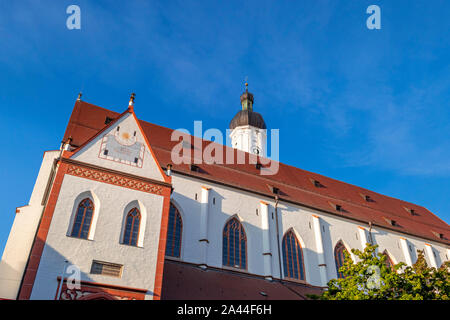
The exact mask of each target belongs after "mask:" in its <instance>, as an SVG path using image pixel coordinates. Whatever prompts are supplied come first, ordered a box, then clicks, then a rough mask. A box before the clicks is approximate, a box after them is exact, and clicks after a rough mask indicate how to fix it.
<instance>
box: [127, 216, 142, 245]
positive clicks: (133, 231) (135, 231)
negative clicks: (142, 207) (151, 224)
mask: <svg viewBox="0 0 450 320" xmlns="http://www.w3.org/2000/svg"><path fill="white" fill-rule="evenodd" d="M140 224H141V214H140V213H139V210H138V209H137V208H133V209H131V210H130V212H128V214H127V218H126V221H125V232H124V235H123V243H124V244H128V245H131V246H136V245H137V242H138V238H139V227H140Z"/></svg>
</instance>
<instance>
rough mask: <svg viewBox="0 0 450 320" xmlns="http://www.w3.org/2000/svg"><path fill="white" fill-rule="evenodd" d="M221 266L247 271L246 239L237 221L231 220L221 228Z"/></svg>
mask: <svg viewBox="0 0 450 320" xmlns="http://www.w3.org/2000/svg"><path fill="white" fill-rule="evenodd" d="M222 248H223V250H222V257H223V260H222V261H223V265H224V266H229V267H234V268H239V269H247V238H246V236H245V231H244V228H243V227H242V224H241V223H240V222H239V220H238V219H236V218H232V219H231V220H229V221H228V222H227V223H226V224H225V227H224V228H223V246H222Z"/></svg>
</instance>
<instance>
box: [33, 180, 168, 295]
mask: <svg viewBox="0 0 450 320" xmlns="http://www.w3.org/2000/svg"><path fill="white" fill-rule="evenodd" d="M86 192H88V193H89V194H91V195H94V197H96V198H98V201H99V202H100V208H99V210H96V211H95V212H94V214H96V215H97V218H98V220H97V223H96V225H95V226H94V225H92V227H91V231H90V232H95V235H94V237H93V238H92V239H88V240H84V239H78V238H73V237H70V236H68V230H70V225H71V223H72V219H73V215H72V213H73V207H74V203H75V202H76V201H77V200H79V198H80V197H79V196H80V195H81V194H83V193H86ZM163 200H164V198H163V197H162V196H159V195H154V194H149V193H145V192H141V191H137V190H132V189H128V188H123V187H119V186H115V185H110V184H105V183H101V182H97V181H92V180H88V179H84V178H80V177H75V176H71V175H65V177H64V180H63V183H62V186H61V191H60V194H59V197H58V202H57V204H56V207H55V211H54V214H53V218H52V223H51V225H50V229H49V233H48V236H47V241H46V244H45V248H44V251H43V254H42V258H41V262H40V265H39V269H38V272H37V275H36V280H35V284H34V287H33V291H32V295H31V299H53V298H54V296H55V293H56V288H57V277H58V276H60V275H61V272H62V270H63V267H64V260H68V264H69V265H76V266H78V267H79V268H80V270H81V280H83V281H90V282H98V283H105V284H111V285H118V286H124V287H132V288H139V289H147V290H148V292H149V294H148V297H149V298H151V297H152V293H153V288H154V280H155V271H156V263H157V255H158V245H159V236H160V227H161V214H162V208H163ZM133 202H134V203H138V204H139V206H140V210H141V212H142V211H145V212H146V215H147V218H146V222H145V221H142V223H145V227H144V230H145V232H144V235H143V236H144V237H143V238H141V240H142V241H143V242H142V247H141V246H136V247H135V246H129V245H125V244H122V243H121V242H122V241H121V240H122V239H121V236H122V230H123V223H124V219H123V215H124V211H125V210H127V209H128V208H129V207H130V204H133ZM90 238H91V237H90ZM93 260H98V261H104V262H110V263H117V264H121V265H123V274H122V276H121V277H120V278H115V277H109V276H104V275H94V274H90V270H91V265H92V261H93Z"/></svg>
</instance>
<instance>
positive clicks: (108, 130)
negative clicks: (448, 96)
mask: <svg viewBox="0 0 450 320" xmlns="http://www.w3.org/2000/svg"><path fill="white" fill-rule="evenodd" d="M71 158H72V159H74V160H77V161H81V162H84V163H89V164H92V165H95V166H99V167H102V168H108V169H112V170H117V171H121V172H124V173H129V174H133V175H136V176H140V177H144V178H150V179H154V180H158V181H166V176H165V174H164V173H163V172H162V170H161V168H160V165H159V163H158V161H157V160H156V158H155V156H154V154H153V151H152V149H151V147H150V145H149V144H148V143H147V138H146V136H144V134H143V132H142V130H141V127H140V125H139V124H138V122H137V120H136V117H135V116H134V113H132V112H125V113H124V114H122V115H121V116H120V117H119V118H117V119H116V120H115V121H113V122H111V124H110V125H109V126H107V127H105V128H104V129H103V130H101V131H100V132H98V133H97V134H96V135H95V136H94V137H93V138H91V140H90V141H88V142H87V143H85V145H83V146H81V147H80V148H79V150H77V151H76V152H75V153H74V154H73V155H72V157H71Z"/></svg>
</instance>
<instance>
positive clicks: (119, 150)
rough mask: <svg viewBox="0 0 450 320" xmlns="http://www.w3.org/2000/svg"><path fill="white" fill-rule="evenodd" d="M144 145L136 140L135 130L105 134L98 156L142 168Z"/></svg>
mask: <svg viewBox="0 0 450 320" xmlns="http://www.w3.org/2000/svg"><path fill="white" fill-rule="evenodd" d="M144 151H145V146H144V145H143V144H142V143H140V142H138V141H137V140H136V131H135V132H126V131H122V132H120V131H119V127H118V129H117V130H116V132H115V133H114V134H108V135H105V136H104V137H103V139H102V143H101V146H100V154H99V157H100V158H102V159H107V160H112V161H116V162H120V163H124V164H128V165H131V166H134V167H139V168H142V163H143V160H144Z"/></svg>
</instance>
